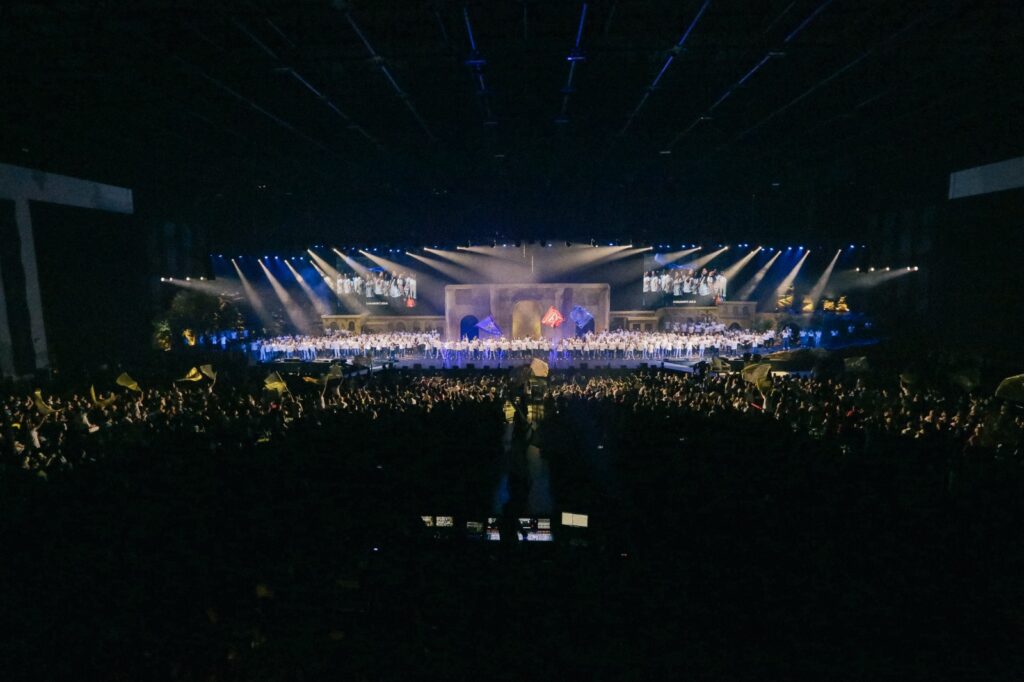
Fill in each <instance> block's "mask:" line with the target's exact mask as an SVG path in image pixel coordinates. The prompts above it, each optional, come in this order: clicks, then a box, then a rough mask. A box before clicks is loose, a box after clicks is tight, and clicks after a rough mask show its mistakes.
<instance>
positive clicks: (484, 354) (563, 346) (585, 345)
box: [250, 323, 821, 363]
mask: <svg viewBox="0 0 1024 682" xmlns="http://www.w3.org/2000/svg"><path fill="white" fill-rule="evenodd" d="M785 338H786V345H788V339H789V337H788V336H785ZM801 339H802V341H803V343H804V344H805V345H816V344H818V343H820V341H821V334H820V333H815V332H811V333H808V332H806V331H805V332H803V334H802V336H801ZM779 341H781V339H780V338H779V335H777V334H776V332H774V331H764V332H758V331H752V330H744V329H727V328H726V327H725V326H724V325H722V324H700V323H698V324H690V325H682V326H681V328H680V329H679V330H678V331H674V330H673V331H660V332H642V331H612V332H601V333H596V334H595V333H593V332H590V333H587V334H585V335H583V336H576V337H568V338H564V339H529V338H525V339H509V338H505V337H483V336H481V337H478V338H475V339H468V338H461V339H458V340H455V341H445V340H443V339H442V338H441V335H440V334H439V333H437V332H387V333H381V334H343V333H335V334H330V335H326V336H280V337H275V338H270V339H264V340H261V341H254V342H252V343H251V344H250V350H251V352H252V353H253V354H254V355H255V357H256V358H258V359H259V361H260V362H270V361H273V360H280V359H293V360H294V359H297V360H304V361H308V362H312V361H314V360H323V359H341V358H349V357H355V356H366V355H369V356H373V357H378V358H384V357H389V358H395V359H410V358H425V359H444V360H448V361H452V362H455V363H461V362H463V361H478V360H494V361H503V360H515V359H521V358H529V357H533V356H535V355H538V354H546V355H547V358H548V359H551V360H555V361H558V360H615V359H621V360H665V359H679V360H685V359H701V358H704V357H710V356H716V355H718V356H727V357H732V356H739V355H742V354H743V353H747V352H758V351H761V350H763V349H765V348H771V347H774V346H775V345H776V342H779Z"/></svg>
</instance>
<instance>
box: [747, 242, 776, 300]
mask: <svg viewBox="0 0 1024 682" xmlns="http://www.w3.org/2000/svg"><path fill="white" fill-rule="evenodd" d="M781 255H782V252H781V251H776V252H775V255H774V256H772V257H771V258H769V259H768V262H767V263H765V264H764V265H762V266H761V269H760V270H758V271H757V272H756V273H754V276H753V277H751V278H750V281H749V282H747V283H746V284H744V285H743V288H742V289H740V290H739V293H737V294H736V300H737V301H745V300H747V298H749V297H750V295H751V294H752V293H754V289H756V288H757V285H758V284H760V283H761V280H763V279H764V276H765V275H766V274H768V271H769V270H771V268H772V266H773V265H775V261H776V260H778V259H779V256H781Z"/></svg>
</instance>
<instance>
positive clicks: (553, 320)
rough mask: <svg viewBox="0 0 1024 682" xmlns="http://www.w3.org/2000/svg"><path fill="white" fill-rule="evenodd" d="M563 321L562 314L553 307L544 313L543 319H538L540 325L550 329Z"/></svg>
mask: <svg viewBox="0 0 1024 682" xmlns="http://www.w3.org/2000/svg"><path fill="white" fill-rule="evenodd" d="M564 321H565V318H564V317H562V313H560V312H558V308H556V307H555V306H551V307H550V308H548V311H547V312H546V313H544V317H542V318H540V323H541V324H546V325H547V326H549V327H552V328H553V327H557V326H559V325H560V324H562V322H564Z"/></svg>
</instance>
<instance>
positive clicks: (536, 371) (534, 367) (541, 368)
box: [530, 358, 549, 378]
mask: <svg viewBox="0 0 1024 682" xmlns="http://www.w3.org/2000/svg"><path fill="white" fill-rule="evenodd" d="M530 372H531V373H532V374H533V376H535V377H541V378H544V377H546V376H547V375H548V372H549V368H548V363H546V362H544V361H543V360H541V359H540V358H534V359H533V360H530Z"/></svg>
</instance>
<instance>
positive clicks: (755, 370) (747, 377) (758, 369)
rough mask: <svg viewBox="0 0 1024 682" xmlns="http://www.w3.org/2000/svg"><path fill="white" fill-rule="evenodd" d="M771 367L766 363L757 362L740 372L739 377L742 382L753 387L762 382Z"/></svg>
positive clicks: (769, 372)
mask: <svg viewBox="0 0 1024 682" xmlns="http://www.w3.org/2000/svg"><path fill="white" fill-rule="evenodd" d="M771 371H772V366H771V364H770V363H767V362H759V363H757V364H753V365H747V366H746V367H744V368H743V370H742V371H741V372H740V376H741V377H743V380H744V381H749V382H750V383H752V384H754V385H758V384H760V383H761V382H762V381H764V380H765V379H766V378H767V377H768V375H769V374H771Z"/></svg>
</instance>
